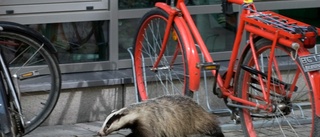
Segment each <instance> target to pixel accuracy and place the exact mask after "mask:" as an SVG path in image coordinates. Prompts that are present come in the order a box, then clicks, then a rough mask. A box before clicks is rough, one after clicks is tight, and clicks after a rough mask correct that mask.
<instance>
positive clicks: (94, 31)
mask: <svg viewBox="0 0 320 137" xmlns="http://www.w3.org/2000/svg"><path fill="white" fill-rule="evenodd" d="M108 24H109V22H108V21H87V22H68V23H52V24H37V25H30V27H32V28H34V29H35V30H37V31H39V32H40V33H42V34H43V35H45V36H46V37H47V38H48V39H49V40H50V41H51V42H52V43H53V45H54V46H55V48H56V49H57V50H58V56H59V60H60V63H77V62H92V61H106V60H108V55H109V54H108V52H109V44H108V41H109V40H108V35H109V29H108V28H109V25H108Z"/></svg>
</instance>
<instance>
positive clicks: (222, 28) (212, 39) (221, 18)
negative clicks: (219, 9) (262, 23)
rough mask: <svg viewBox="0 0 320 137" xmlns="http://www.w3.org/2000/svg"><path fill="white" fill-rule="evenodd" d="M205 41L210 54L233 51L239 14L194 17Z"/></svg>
mask: <svg viewBox="0 0 320 137" xmlns="http://www.w3.org/2000/svg"><path fill="white" fill-rule="evenodd" d="M193 18H194V20H195V23H196V25H197V28H198V29H199V31H200V34H201V36H202V39H203V41H204V42H205V44H206V46H207V48H208V50H209V51H210V52H219V51H231V50H232V47H233V41H234V39H235V33H236V25H237V13H235V14H233V15H229V16H225V15H224V14H222V13H217V14H202V15H195V16H193Z"/></svg>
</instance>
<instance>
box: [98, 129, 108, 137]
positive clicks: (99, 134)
mask: <svg viewBox="0 0 320 137" xmlns="http://www.w3.org/2000/svg"><path fill="white" fill-rule="evenodd" d="M97 135H98V136H105V135H106V133H105V129H103V130H100V131H99V132H98V134H97Z"/></svg>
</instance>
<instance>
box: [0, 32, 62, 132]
mask: <svg viewBox="0 0 320 137" xmlns="http://www.w3.org/2000/svg"><path fill="white" fill-rule="evenodd" d="M20 27H21V26H20ZM25 30H28V29H25ZM30 31H32V30H30ZM34 33H35V31H32V33H29V34H30V35H28V33H25V32H22V31H15V29H4V30H2V31H1V32H0V47H1V48H2V51H3V53H5V54H4V56H5V61H6V63H7V65H8V66H9V70H10V75H11V76H12V79H13V82H14V86H15V88H16V90H17V91H18V92H19V96H20V104H21V109H22V117H23V121H24V123H25V127H24V128H25V134H27V133H29V132H31V131H32V130H34V129H35V128H36V127H38V126H39V125H40V124H42V123H43V122H44V121H45V120H46V119H47V117H48V116H49V115H50V113H51V112H52V110H53V109H54V107H55V105H56V103H57V101H58V98H59V95H60V88H61V75H60V68H59V65H58V60H57V57H56V55H55V54H54V53H53V52H51V51H48V49H50V48H48V45H45V44H48V43H47V41H46V39H45V38H44V37H39V36H42V35H39V36H38V35H31V34H34ZM49 46H52V45H49ZM14 113H16V112H14Z"/></svg>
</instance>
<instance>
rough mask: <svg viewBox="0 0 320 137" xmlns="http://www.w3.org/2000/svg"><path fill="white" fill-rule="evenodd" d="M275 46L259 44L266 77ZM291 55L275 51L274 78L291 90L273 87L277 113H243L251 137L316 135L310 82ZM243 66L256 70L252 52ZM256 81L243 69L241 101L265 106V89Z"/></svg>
mask: <svg viewBox="0 0 320 137" xmlns="http://www.w3.org/2000/svg"><path fill="white" fill-rule="evenodd" d="M271 45H272V42H271V41H268V40H265V39H262V40H259V41H258V42H256V43H255V47H256V54H257V56H258V58H259V59H258V62H259V66H260V69H261V72H263V73H265V74H268V73H267V70H268V68H267V65H268V61H269V59H270V55H269V54H270V50H271ZM290 51H293V50H290V49H288V48H285V47H284V46H281V45H277V46H276V48H275V56H274V59H273V61H272V62H273V63H272V69H271V73H272V77H273V78H274V79H278V80H281V81H282V82H285V83H287V84H289V86H284V85H283V84H279V83H278V82H272V83H273V84H272V85H270V93H269V95H270V99H271V101H272V105H273V106H274V108H275V109H274V111H273V112H268V111H264V110H248V109H240V111H239V113H240V119H241V124H242V128H243V130H244V133H245V134H246V135H247V136H290V137H292V136H310V133H311V132H312V131H313V127H314V126H313V125H314V105H313V95H312V91H311V90H312V89H311V88H310V83H309V81H308V79H309V78H308V76H307V75H305V73H304V72H303V71H302V70H301V68H300V65H299V63H298V62H297V61H296V60H293V59H292V58H291V57H290V54H291V53H290ZM242 64H243V65H245V66H248V67H250V68H252V69H256V67H255V66H254V61H253V58H252V52H251V51H249V54H247V55H246V57H245V59H244V61H243V63H242ZM256 80H257V75H255V74H253V73H252V72H251V73H249V72H248V71H245V70H244V69H241V70H240V74H239V82H238V83H239V84H238V86H239V87H238V88H237V89H238V91H239V97H241V98H243V99H246V100H249V101H252V102H255V103H257V105H264V104H266V103H265V102H264V101H262V99H261V98H263V95H262V92H261V88H262V87H261V85H260V84H259V82H257V81H256ZM264 80H266V78H264ZM264 85H265V87H264V88H267V86H266V84H264ZM318 120H319V119H318Z"/></svg>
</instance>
